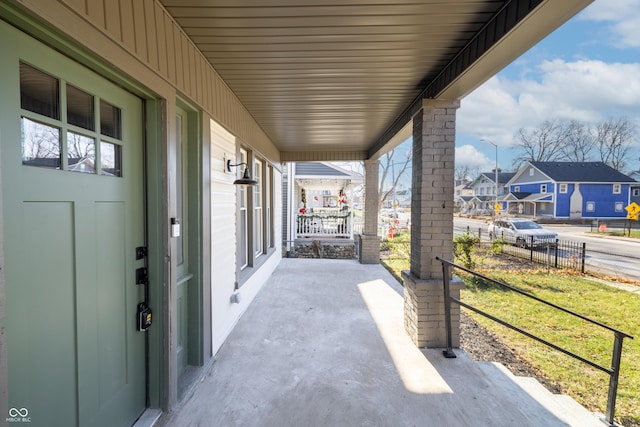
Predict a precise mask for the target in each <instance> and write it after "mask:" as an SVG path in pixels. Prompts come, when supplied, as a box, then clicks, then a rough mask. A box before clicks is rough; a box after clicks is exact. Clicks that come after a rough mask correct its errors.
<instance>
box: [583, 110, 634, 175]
mask: <svg viewBox="0 0 640 427" xmlns="http://www.w3.org/2000/svg"><path fill="white" fill-rule="evenodd" d="M634 133H635V129H634V127H633V124H632V123H631V122H630V121H629V119H628V118H626V117H620V118H618V119H613V118H610V119H608V120H605V121H603V122H600V123H599V124H598V125H597V126H596V128H595V129H594V130H593V138H594V140H595V146H596V147H597V149H598V152H599V155H600V160H601V161H602V162H604V163H606V164H607V165H609V166H611V167H612V168H614V169H616V170H618V171H620V170H622V169H624V167H625V166H626V160H627V159H628V156H629V154H630V152H631V145H632V143H633V138H634Z"/></svg>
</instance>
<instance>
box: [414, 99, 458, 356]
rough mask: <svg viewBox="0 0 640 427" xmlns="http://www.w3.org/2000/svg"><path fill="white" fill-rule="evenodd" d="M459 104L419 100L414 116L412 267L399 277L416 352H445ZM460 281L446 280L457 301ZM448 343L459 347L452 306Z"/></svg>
mask: <svg viewBox="0 0 640 427" xmlns="http://www.w3.org/2000/svg"><path fill="white" fill-rule="evenodd" d="M459 107H460V101H449V100H430V99H428V100H424V101H423V103H422V109H421V110H420V111H419V112H418V113H417V114H416V115H415V116H414V117H413V163H412V166H413V170H412V179H411V181H412V184H411V192H412V196H411V265H410V270H409V271H403V272H402V278H403V281H404V324H405V329H406V331H407V333H408V334H409V336H410V337H411V339H412V340H413V342H414V343H415V344H416V346H418V347H445V346H446V330H445V323H444V290H443V283H442V278H443V276H442V265H441V264H440V262H439V261H437V260H436V259H435V257H436V256H439V257H441V258H444V259H448V260H453V198H454V190H453V188H454V157H455V124H456V110H457V109H458V108H459ZM461 288H462V282H461V281H459V280H456V279H454V280H452V281H451V294H452V295H453V296H455V297H459V295H460V289H461ZM451 318H452V324H453V325H452V326H453V329H452V338H453V345H454V346H455V347H459V346H460V307H459V306H457V305H455V304H453V305H452V306H451Z"/></svg>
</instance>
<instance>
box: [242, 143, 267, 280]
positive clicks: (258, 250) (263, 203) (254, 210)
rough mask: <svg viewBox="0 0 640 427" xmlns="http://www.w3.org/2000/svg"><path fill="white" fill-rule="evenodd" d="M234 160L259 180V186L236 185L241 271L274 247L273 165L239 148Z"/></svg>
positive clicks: (255, 263)
mask: <svg viewBox="0 0 640 427" xmlns="http://www.w3.org/2000/svg"><path fill="white" fill-rule="evenodd" d="M237 162H238V163H246V164H247V166H246V167H248V168H249V171H250V174H251V177H252V178H253V179H254V180H255V181H257V182H258V185H249V186H245V185H240V186H238V193H237V194H238V226H237V227H238V228H237V230H238V231H237V236H238V268H239V272H242V271H244V270H246V271H250V270H251V267H255V266H257V265H259V264H260V263H261V262H262V258H264V257H262V256H263V255H265V254H267V253H268V251H269V249H270V248H274V247H275V243H274V229H275V224H274V218H273V206H274V204H273V197H274V196H273V193H274V189H273V185H274V184H273V182H274V174H275V168H274V167H273V166H272V165H270V164H269V163H268V162H267V160H266V159H263V158H260V157H258V156H256V154H255V153H253V152H251V150H250V149H245V148H240V149H239V150H238V152H237ZM243 166H244V165H243ZM243 173H244V167H238V169H237V177H238V178H240V177H241V176H242V174H243ZM246 277H248V276H246ZM241 281H242V278H241V279H240V282H241Z"/></svg>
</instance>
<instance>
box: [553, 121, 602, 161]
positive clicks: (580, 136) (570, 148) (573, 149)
mask: <svg viewBox="0 0 640 427" xmlns="http://www.w3.org/2000/svg"><path fill="white" fill-rule="evenodd" d="M561 132H562V134H563V137H562V139H563V141H564V144H562V147H561V150H562V154H563V156H564V158H563V159H562V160H566V161H569V162H587V161H589V160H590V159H591V153H592V152H593V149H594V148H595V142H594V138H593V136H592V134H591V132H590V129H589V127H588V126H585V125H584V124H583V123H581V122H579V121H577V120H570V121H568V122H562V125H561Z"/></svg>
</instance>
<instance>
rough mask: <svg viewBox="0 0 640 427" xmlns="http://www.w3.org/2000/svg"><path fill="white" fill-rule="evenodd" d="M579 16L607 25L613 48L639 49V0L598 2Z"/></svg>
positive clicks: (600, 0) (602, 0)
mask: <svg viewBox="0 0 640 427" xmlns="http://www.w3.org/2000/svg"><path fill="white" fill-rule="evenodd" d="M581 16H582V19H585V20H590V21H597V22H606V23H609V25H610V28H609V31H610V32H611V33H612V38H613V40H612V43H613V44H614V45H615V46H617V47H620V48H629V47H631V48H637V47H640V32H639V31H638V28H640V0H616V1H615V2H612V1H611V0H598V1H596V2H595V3H593V4H592V5H590V6H589V7H588V8H587V9H585V11H584V12H583V13H582V15H581Z"/></svg>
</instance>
